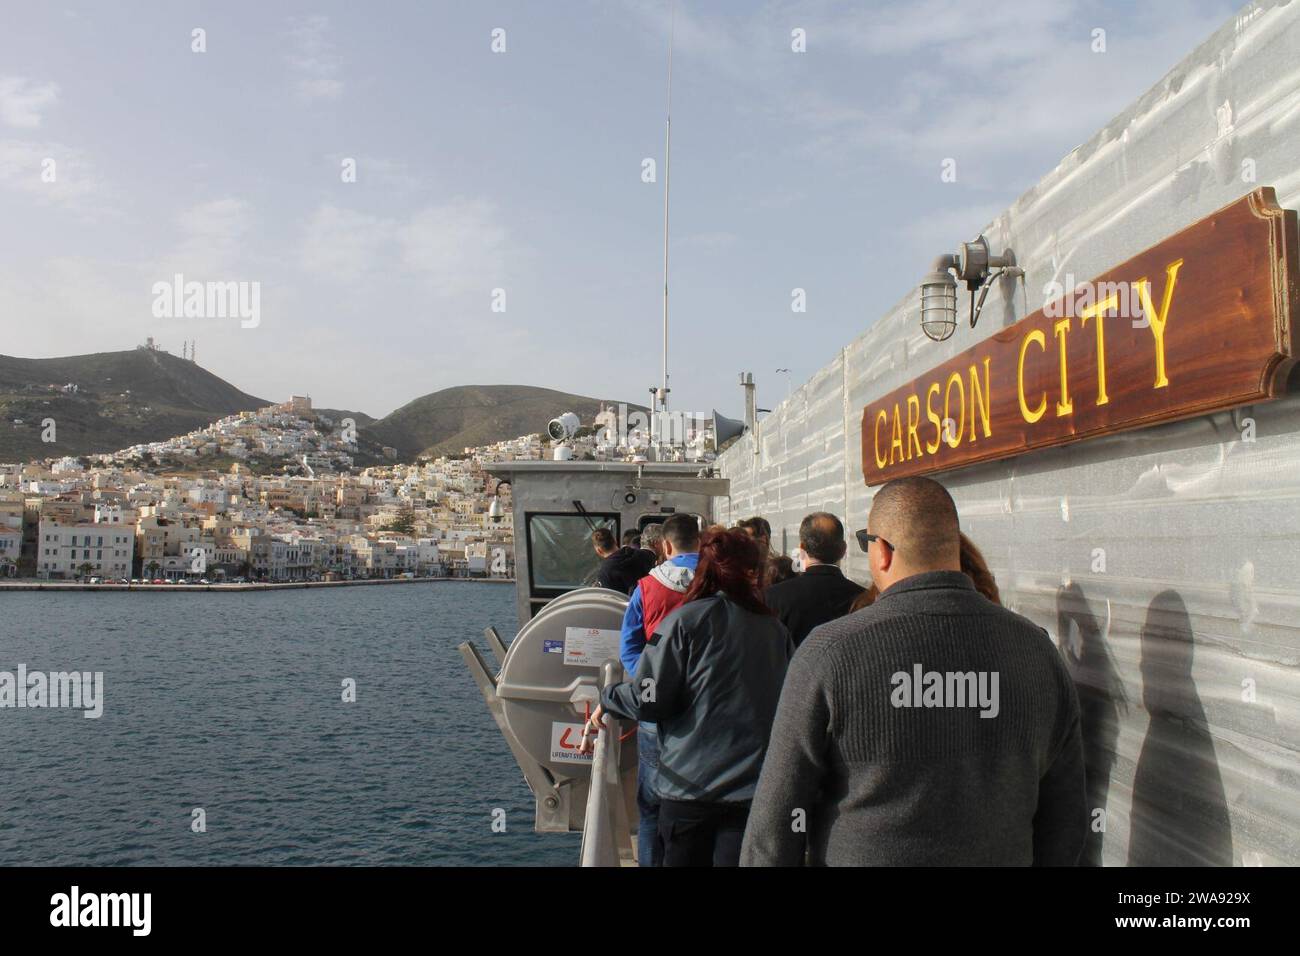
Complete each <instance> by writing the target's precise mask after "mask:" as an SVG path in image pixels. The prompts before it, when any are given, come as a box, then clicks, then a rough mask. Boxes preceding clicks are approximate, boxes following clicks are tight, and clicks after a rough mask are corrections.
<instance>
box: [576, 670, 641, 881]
mask: <svg viewBox="0 0 1300 956" xmlns="http://www.w3.org/2000/svg"><path fill="white" fill-rule="evenodd" d="M620 670H621V668H620V667H619V665H618V662H617V661H612V660H610V661H606V662H605V663H604V664H602V665H601V668H600V686H601V689H602V690H604V688H606V687H608V686H610V685H611V684H613V683H615V682H617V680H618V675H619V671H620ZM606 721H607V726H606V728H605V729H604V730H603V731H601V732H600V733H598V734H597V735H596V749H595V754H594V756H593V758H592V762H591V778H590V782H589V785H588V790H587V812H586V816H585V817H584V818H583V824H582V850H581V856H580V862H579V865H580V866H621V865H622V863H623V861H624V860H625V859H630V857H631V850H632V847H631V843H632V841H631V834H630V830H629V828H628V827H627V825H626V823H627V821H626V811H625V810H624V804H623V791H622V787H621V786H620V783H619V769H618V755H619V722H618V721H617V720H615V719H613V718H612V717H606ZM620 823H622V824H623V825H621V826H620Z"/></svg>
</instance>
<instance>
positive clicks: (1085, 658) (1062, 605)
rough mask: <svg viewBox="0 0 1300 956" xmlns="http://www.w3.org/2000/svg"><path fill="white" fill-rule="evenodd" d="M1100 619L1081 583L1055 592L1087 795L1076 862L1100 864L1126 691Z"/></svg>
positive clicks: (1058, 632) (1059, 628) (1062, 648)
mask: <svg viewBox="0 0 1300 956" xmlns="http://www.w3.org/2000/svg"><path fill="white" fill-rule="evenodd" d="M1103 625H1104V621H1103V619H1101V618H1099V617H1098V616H1097V615H1096V614H1095V613H1094V612H1093V610H1092V606H1091V605H1090V604H1089V603H1088V598H1087V597H1086V596H1085V595H1084V593H1083V588H1081V587H1079V585H1078V584H1077V583H1071V584H1068V585H1066V586H1065V587H1062V588H1060V589H1059V590H1058V591H1057V592H1056V633H1057V634H1058V635H1060V639H1061V650H1062V653H1063V654H1064V655H1065V662H1066V666H1067V667H1068V668H1069V671H1070V676H1071V677H1073V678H1074V686H1075V689H1076V690H1077V691H1078V694H1079V716H1080V732H1081V734H1082V736H1083V761H1084V766H1085V770H1086V788H1087V796H1088V824H1089V828H1088V842H1087V843H1086V844H1084V848H1083V855H1082V856H1081V857H1080V858H1079V865H1080V866H1101V865H1102V843H1103V842H1104V840H1105V838H1106V833H1105V829H1104V821H1105V819H1106V800H1107V797H1108V796H1109V792H1110V772H1111V768H1112V767H1113V766H1114V764H1115V743H1116V740H1117V739H1118V738H1119V717H1120V714H1121V713H1123V714H1125V715H1127V714H1128V695H1127V694H1125V693H1124V684H1123V682H1122V681H1120V679H1119V675H1118V672H1117V668H1116V667H1115V661H1114V659H1113V658H1112V657H1111V656H1110V650H1109V649H1108V648H1107V647H1106V633H1105V627H1104V626H1103Z"/></svg>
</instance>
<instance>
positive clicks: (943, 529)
mask: <svg viewBox="0 0 1300 956" xmlns="http://www.w3.org/2000/svg"><path fill="white" fill-rule="evenodd" d="M867 530H869V531H870V532H871V533H872V534H878V535H880V537H882V538H884V539H885V540H886V541H888V542H889V543H890V545H892V546H893V549H894V552H895V554H896V555H897V557H898V560H900V561H902V562H904V563H905V564H906V565H907V567H908V568H911V569H912V570H914V571H917V572H921V571H926V570H941V569H948V568H958V567H960V566H961V528H960V527H959V525H958V521H957V505H956V504H954V503H953V500H952V495H950V494H948V490H947V489H946V488H944V486H943V485H941V484H939V483H938V482H937V481H935V480H933V479H931V478H897V479H895V480H893V481H891V482H888V483H887V484H885V485H884V486H883V487H882V488H881V489H880V490H879V491H877V492H876V496H875V497H874V498H872V499H871V515H870V517H868V518H867Z"/></svg>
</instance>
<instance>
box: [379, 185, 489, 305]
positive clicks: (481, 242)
mask: <svg viewBox="0 0 1300 956" xmlns="http://www.w3.org/2000/svg"><path fill="white" fill-rule="evenodd" d="M397 238H398V242H399V245H400V248H401V259H402V263H403V265H404V266H405V267H406V268H407V269H408V270H410V271H412V272H414V273H416V274H418V275H420V276H421V277H422V278H424V279H425V280H426V281H427V282H429V283H430V284H431V285H432V286H433V287H434V288H435V289H436V290H438V291H439V292H441V293H442V294H444V295H448V296H451V295H460V294H470V293H473V292H480V291H481V292H482V293H483V294H484V295H485V296H486V295H487V294H488V292H489V291H490V290H491V288H492V286H493V285H494V284H496V283H499V282H501V281H503V270H504V265H505V263H504V259H505V247H506V243H507V232H506V229H505V227H504V226H503V225H501V223H500V222H499V221H498V219H497V216H496V209H495V207H493V205H492V204H491V203H488V202H484V201H482V200H476V199H455V200H452V201H451V202H450V203H446V204H444V205H441V206H433V207H429V208H426V209H423V210H421V211H420V212H418V213H416V214H415V215H414V216H412V217H411V220H410V222H409V223H407V224H406V225H405V226H403V227H402V228H401V229H399V230H398V234H397Z"/></svg>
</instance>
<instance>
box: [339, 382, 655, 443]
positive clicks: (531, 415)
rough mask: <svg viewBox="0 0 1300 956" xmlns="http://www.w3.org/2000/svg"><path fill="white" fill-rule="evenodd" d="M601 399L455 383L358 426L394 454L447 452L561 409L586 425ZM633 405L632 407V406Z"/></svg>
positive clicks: (529, 425)
mask: <svg viewBox="0 0 1300 956" xmlns="http://www.w3.org/2000/svg"><path fill="white" fill-rule="evenodd" d="M600 406H601V402H600V401H599V400H598V399H595V398H586V397H584V396H582V395H570V394H568V393H566V392H557V391H555V390H553V389H549V388H536V387H534V386H531V385H460V386H456V387H454V388H444V389H442V390H440V391H437V392H433V393H431V394H429V395H425V396H423V397H422V398H417V399H415V401H413V402H408V403H407V404H405V405H403V406H402V407H401V408H399V409H397V411H395V412H393V413H391V414H389V415H386V416H384V417H383V418H381V419H379V420H378V421H376V422H374V423H372V424H370V425H367V426H365V427H364V428H361V434H362V436H364V437H365V438H369V439H371V440H373V441H376V442H379V443H380V444H383V445H391V446H392V447H393V448H396V449H397V456H398V458H399V459H402V460H405V461H411V460H413V459H414V458H415V457H416V456H417V455H420V454H422V453H428V454H431V455H448V454H454V453H456V452H460V451H463V450H464V449H465V448H467V447H471V446H474V445H489V444H491V443H493V442H497V441H502V440H505V439H508V438H516V437H518V436H519V435H528V434H532V433H533V432H541V433H542V434H545V433H546V424H547V422H549V421H550V420H551V419H552V418H555V417H556V416H557V415H561V414H563V413H564V412H574V413H575V414H576V415H577V416H578V417H579V418H581V419H582V421H583V424H586V425H589V424H590V423H591V420H592V419H593V418H594V417H595V415H596V413H597V412H599V411H600ZM631 407H637V406H631Z"/></svg>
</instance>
